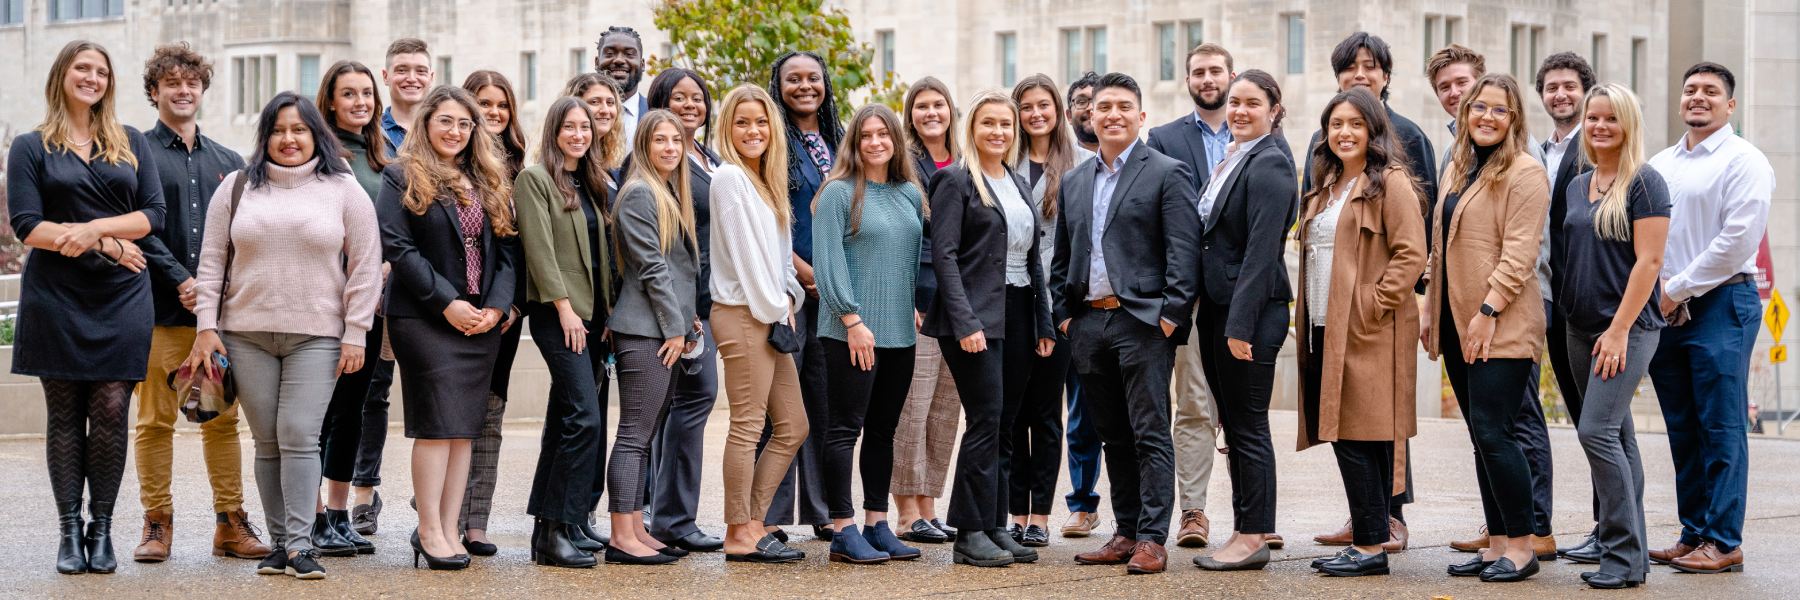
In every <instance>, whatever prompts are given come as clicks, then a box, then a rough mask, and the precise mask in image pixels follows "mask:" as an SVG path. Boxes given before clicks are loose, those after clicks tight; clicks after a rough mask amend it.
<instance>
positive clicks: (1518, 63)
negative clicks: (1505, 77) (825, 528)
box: [1507, 23, 1527, 77]
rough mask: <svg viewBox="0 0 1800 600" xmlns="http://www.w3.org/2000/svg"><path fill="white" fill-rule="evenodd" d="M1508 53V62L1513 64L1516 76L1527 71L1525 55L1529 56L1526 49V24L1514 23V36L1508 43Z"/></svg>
mask: <svg viewBox="0 0 1800 600" xmlns="http://www.w3.org/2000/svg"><path fill="white" fill-rule="evenodd" d="M1507 54H1508V61H1507V62H1508V64H1510V65H1512V72H1513V75H1514V76H1515V77H1517V76H1518V75H1519V74H1521V73H1524V72H1525V57H1526V56H1527V52H1526V50H1525V26H1524V25H1520V24H1517V23H1514V24H1513V26H1512V36H1511V38H1510V40H1509V41H1508V44H1507Z"/></svg>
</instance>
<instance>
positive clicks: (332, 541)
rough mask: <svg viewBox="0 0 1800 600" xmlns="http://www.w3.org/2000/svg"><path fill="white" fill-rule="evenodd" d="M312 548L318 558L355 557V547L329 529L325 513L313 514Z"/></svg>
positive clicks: (329, 524) (328, 521)
mask: <svg viewBox="0 0 1800 600" xmlns="http://www.w3.org/2000/svg"><path fill="white" fill-rule="evenodd" d="M312 539H313V548H314V549H316V550H318V551H319V555H320V556H334V557H343V556H356V546H355V545H353V544H351V543H350V540H346V539H344V536H342V535H338V531H337V530H336V529H333V528H332V527H331V518H330V517H328V516H326V515H325V513H314V516H313V526H312Z"/></svg>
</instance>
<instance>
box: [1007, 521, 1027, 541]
mask: <svg viewBox="0 0 1800 600" xmlns="http://www.w3.org/2000/svg"><path fill="white" fill-rule="evenodd" d="M1006 535H1007V536H1009V537H1011V538H1012V541H1013V542H1015V543H1020V544H1023V543H1024V541H1025V528H1024V527H1020V526H1019V524H1018V523H1013V524H1011V525H1007V526H1006Z"/></svg>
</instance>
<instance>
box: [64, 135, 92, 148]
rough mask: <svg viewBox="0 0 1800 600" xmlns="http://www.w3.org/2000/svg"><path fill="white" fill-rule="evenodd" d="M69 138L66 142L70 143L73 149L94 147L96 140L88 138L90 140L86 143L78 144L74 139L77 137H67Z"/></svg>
mask: <svg viewBox="0 0 1800 600" xmlns="http://www.w3.org/2000/svg"><path fill="white" fill-rule="evenodd" d="M67 137H68V138H69V139H67V140H66V141H67V142H68V143H69V146H71V147H75V148H86V147H88V146H91V145H93V143H94V138H93V136H88V139H87V141H85V142H77V141H75V140H74V139H73V138H74V137H75V136H72V135H71V136H67Z"/></svg>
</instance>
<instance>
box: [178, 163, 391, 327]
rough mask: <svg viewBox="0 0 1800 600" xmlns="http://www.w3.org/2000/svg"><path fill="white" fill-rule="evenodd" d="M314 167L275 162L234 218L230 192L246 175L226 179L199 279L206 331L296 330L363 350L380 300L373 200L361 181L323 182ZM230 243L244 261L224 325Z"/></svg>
mask: <svg viewBox="0 0 1800 600" xmlns="http://www.w3.org/2000/svg"><path fill="white" fill-rule="evenodd" d="M313 160H314V161H317V160H318V159H316V158H315V159H313ZM314 166H315V165H314V162H307V163H306V164H304V165H301V166H298V167H283V166H281V165H277V164H274V163H270V164H269V167H268V169H269V177H268V181H267V182H265V183H264V184H263V186H262V187H250V188H246V189H245V190H244V197H243V200H242V201H241V202H240V203H239V204H238V210H237V218H236V219H235V222H234V219H232V217H231V216H230V212H231V188H232V187H233V186H234V185H235V183H236V181H237V177H239V176H241V175H242V172H239V173H233V174H231V175H227V176H226V177H225V180H224V181H222V182H220V183H219V189H218V191H217V192H215V193H214V194H213V198H212V205H211V206H210V207H208V208H207V211H206V234H205V235H204V236H203V237H202V242H201V246H200V273H199V275H198V276H197V277H196V282H197V285H198V291H199V298H198V301H197V303H196V305H195V307H194V308H195V310H194V314H195V316H196V317H198V318H199V323H198V329H199V330H200V331H205V330H208V329H223V330H226V331H262V332H274V333H297V334H303V335H316V336H324V337H334V338H339V339H341V340H342V341H343V343H345V344H349V345H352V346H361V345H363V340H364V336H366V335H367V334H368V331H369V326H370V325H371V324H372V322H373V321H374V318H375V304H376V303H377V302H379V301H380V299H381V235H380V233H379V232H378V230H377V229H376V223H375V203H374V202H373V201H371V200H369V195H368V193H367V192H364V191H363V188H362V186H361V185H358V184H357V183H356V178H355V177H353V176H351V175H350V174H347V173H346V174H342V175H334V176H328V177H320V176H319V175H317V174H315V173H314V172H313V168H314ZM227 237H229V238H230V239H231V240H232V241H233V242H234V244H235V245H236V246H237V257H236V258H234V259H232V264H231V289H230V291H229V292H227V294H226V296H225V301H224V310H225V315H224V319H223V320H221V319H220V318H219V288H220V287H221V285H222V284H223V279H224V278H223V275H224V268H225V242H226V240H227Z"/></svg>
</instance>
